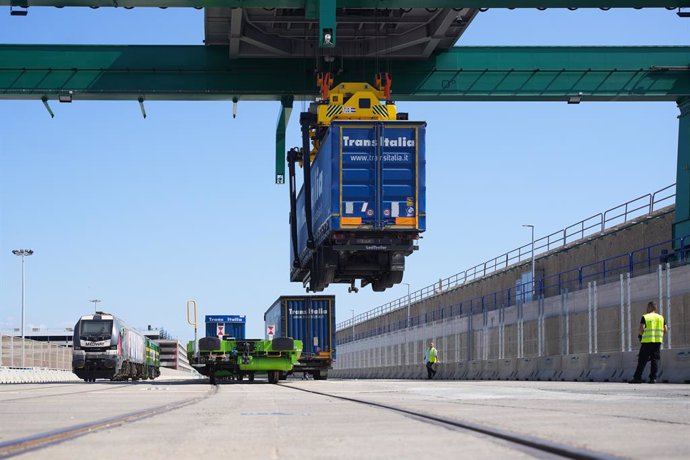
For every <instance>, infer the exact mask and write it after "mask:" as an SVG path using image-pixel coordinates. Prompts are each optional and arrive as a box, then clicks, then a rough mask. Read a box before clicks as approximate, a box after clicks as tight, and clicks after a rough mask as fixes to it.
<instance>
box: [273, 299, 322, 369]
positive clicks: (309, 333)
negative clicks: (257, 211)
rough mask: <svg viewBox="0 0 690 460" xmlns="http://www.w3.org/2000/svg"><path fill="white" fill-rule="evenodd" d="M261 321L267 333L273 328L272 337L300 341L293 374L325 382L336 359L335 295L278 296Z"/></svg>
mask: <svg viewBox="0 0 690 460" xmlns="http://www.w3.org/2000/svg"><path fill="white" fill-rule="evenodd" d="M264 321H265V322H266V329H267V330H268V328H269V326H273V330H274V331H275V332H274V337H291V338H293V339H296V340H301V341H302V343H303V347H304V348H303V349H302V356H301V357H300V360H299V364H297V365H296V366H295V369H294V371H295V372H306V373H309V374H311V375H313V376H314V379H315V380H319V379H326V377H327V376H328V369H330V368H331V367H332V363H333V361H334V360H335V296H281V297H279V298H278V300H276V301H275V302H274V303H273V305H271V307H270V308H269V309H268V310H267V311H266V313H265V314H264ZM267 338H268V337H267Z"/></svg>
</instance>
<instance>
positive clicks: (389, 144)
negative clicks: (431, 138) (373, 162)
mask: <svg viewBox="0 0 690 460" xmlns="http://www.w3.org/2000/svg"><path fill="white" fill-rule="evenodd" d="M417 137H418V136H417V128H416V127H414V126H391V125H388V126H386V125H384V124H380V136H379V138H380V139H381V142H380V144H381V145H380V147H379V152H378V156H379V158H380V160H379V162H378V163H379V165H380V178H381V179H380V180H381V182H380V183H381V189H380V206H379V208H380V213H381V221H380V223H381V228H383V227H390V226H394V225H395V226H397V227H410V228H415V227H417V213H418V209H417V208H418V196H417V190H418V187H417V174H418V168H417V158H418V155H417Z"/></svg>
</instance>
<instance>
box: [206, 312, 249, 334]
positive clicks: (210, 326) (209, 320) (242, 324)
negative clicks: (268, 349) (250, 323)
mask: <svg viewBox="0 0 690 460" xmlns="http://www.w3.org/2000/svg"><path fill="white" fill-rule="evenodd" d="M205 322H206V337H214V336H216V337H225V338H232V339H239V340H244V339H245V338H246V337H245V335H246V330H247V317H246V316H245V315H206V321H205Z"/></svg>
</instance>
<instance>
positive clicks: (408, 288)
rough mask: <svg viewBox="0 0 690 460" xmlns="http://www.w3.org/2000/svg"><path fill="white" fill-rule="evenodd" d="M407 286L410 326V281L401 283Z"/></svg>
mask: <svg viewBox="0 0 690 460" xmlns="http://www.w3.org/2000/svg"><path fill="white" fill-rule="evenodd" d="M400 284H404V285H406V286H407V327H410V283H400Z"/></svg>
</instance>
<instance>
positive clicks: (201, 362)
mask: <svg viewBox="0 0 690 460" xmlns="http://www.w3.org/2000/svg"><path fill="white" fill-rule="evenodd" d="M301 353H302V342H301V341H299V340H293V339H292V338H290V337H276V338H274V339H273V340H259V339H245V340H237V339H233V338H224V337H203V338H201V339H199V341H198V343H195V342H194V341H193V340H192V341H190V342H189V343H188V344H187V356H189V357H191V358H190V363H191V364H192V366H193V367H194V368H195V369H196V370H197V371H199V373H200V374H202V375H205V376H207V377H208V378H209V381H210V383H211V384H212V385H215V384H216V383H217V380H237V381H242V380H244V378H245V377H246V378H247V380H249V381H254V377H255V376H256V375H257V374H266V375H267V376H268V381H269V383H278V380H279V379H280V378H281V376H283V375H287V374H288V373H289V372H291V371H292V368H293V366H294V365H295V363H296V362H297V360H298V359H299V357H300V354H301Z"/></svg>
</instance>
